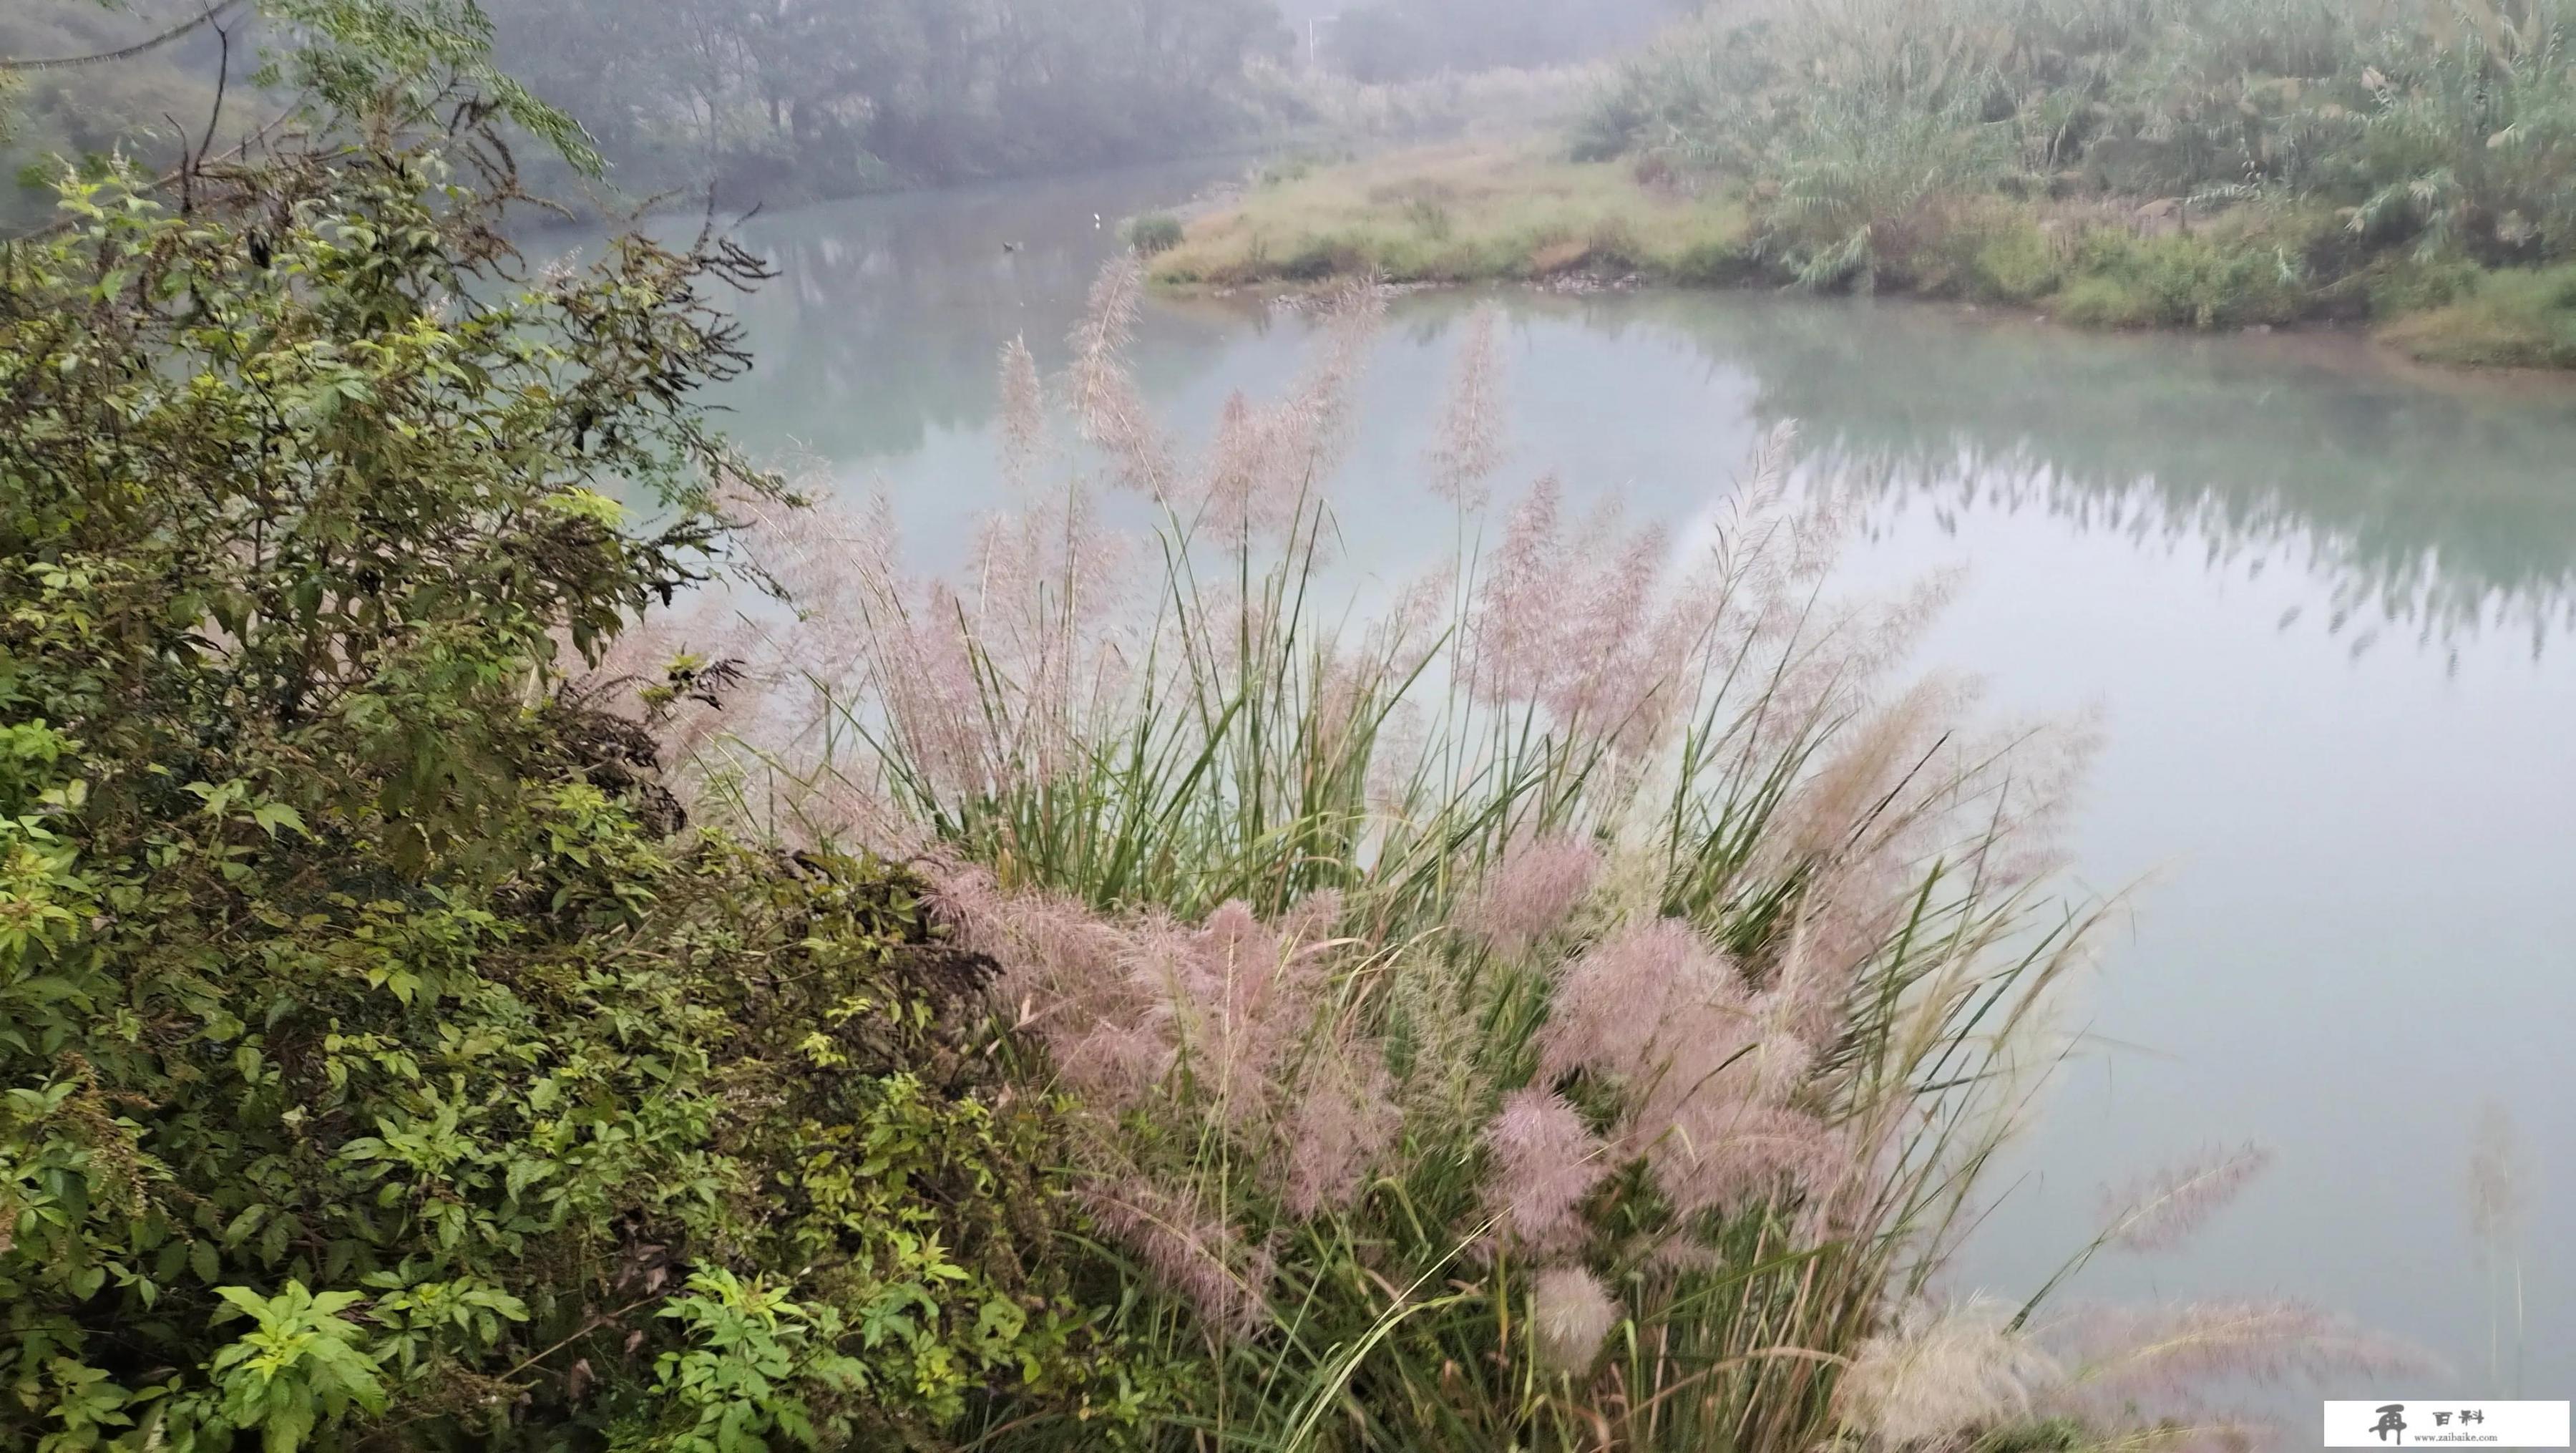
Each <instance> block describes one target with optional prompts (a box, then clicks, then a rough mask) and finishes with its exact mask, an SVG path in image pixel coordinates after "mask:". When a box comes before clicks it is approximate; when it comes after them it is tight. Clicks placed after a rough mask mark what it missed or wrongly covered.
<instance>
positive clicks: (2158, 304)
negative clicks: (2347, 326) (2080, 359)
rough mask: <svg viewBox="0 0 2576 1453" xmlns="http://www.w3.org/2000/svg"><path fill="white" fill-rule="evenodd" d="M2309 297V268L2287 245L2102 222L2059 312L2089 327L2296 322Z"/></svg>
mask: <svg viewBox="0 0 2576 1453" xmlns="http://www.w3.org/2000/svg"><path fill="white" fill-rule="evenodd" d="M2309 304H2310V298H2309V289H2308V286H2307V280H2306V275H2305V272H2304V270H2303V269H2302V268H2301V266H2300V264H2299V262H2298V259H2297V257H2296V255H2295V254H2293V253H2292V252H2291V251H2290V250H2289V249H2288V248H2287V247H2286V246H2283V245H2280V244H2267V242H2266V241H2265V240H2263V239H2261V238H2253V239H2222V238H2220V237H2217V236H2214V235H2208V234H2172V235H2167V236H2163V237H2140V236H2137V235H2135V234H2133V233H2129V232H2126V231H2122V230H2119V229H2114V228H2097V229H2095V230H2093V231H2091V232H2088V233H2087V234H2085V236H2084V238H2083V240H2082V241H2081V242H2080V243H2078V244H2077V247H2076V251H2075V259H2074V261H2073V262H2072V263H2071V264H2070V265H2069V267H2068V269H2067V282H2066V285H2065V289H2064V291H2063V292H2061V293H2060V294H2059V297H2058V303H2057V313H2058V316H2059V317H2062V318H2064V319H2065V320H2066V321H2068V322H2070V323H2077V324H2081V325H2083V326H2086V327H2096V328H2193V329H2201V330H2208V329H2214V328H2228V327H2242V326H2246V325H2249V324H2255V323H2287V322H2293V321H2295V320H2297V319H2298V318H2300V317H2302V316H2304V315H2305V314H2306V312H2307V310H2308V308H2309Z"/></svg>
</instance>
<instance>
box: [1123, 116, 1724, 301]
mask: <svg viewBox="0 0 2576 1453" xmlns="http://www.w3.org/2000/svg"><path fill="white" fill-rule="evenodd" d="M1750 236H1751V220H1750V217H1749V216H1748V214H1747V213H1746V212H1745V210H1744V209H1743V208H1742V207H1740V206H1736V205H1732V204H1729V203H1725V202H1714V201H1702V200H1696V199H1691V198H1684V197H1678V196H1671V195H1663V194H1659V193H1656V192H1654V191H1652V190H1649V189H1648V188H1646V187H1643V186H1641V185H1639V184H1638V183H1637V182H1636V180H1635V178H1634V177H1633V176H1632V175H1631V174H1630V173H1629V170H1628V169H1627V168H1624V167H1619V166H1612V165H1604V164H1599V163H1575V162H1566V161H1560V160H1555V159H1552V158H1551V157H1550V156H1549V155H1548V154H1547V150H1546V148H1545V147H1544V146H1543V145H1541V144H1535V143H1533V144H1525V145H1520V146H1509V145H1506V146H1480V145H1475V144H1460V145H1450V146H1440V147H1431V148H1424V149H1420V150H1413V151H1405V152H1398V153H1394V154H1391V155H1387V156H1380V157H1373V158H1368V159H1364V160H1360V161H1354V162H1349V163H1346V164H1343V165H1339V166H1331V167H1325V168H1321V169H1315V170H1309V171H1304V172H1296V173H1291V174H1288V175H1283V176H1273V177H1268V178H1264V179H1262V180H1260V181H1257V182H1256V183H1255V184H1254V185H1253V186H1252V187H1251V188H1250V189H1249V190H1248V191H1247V192H1246V193H1245V194H1244V195H1243V196H1242V197H1241V198H1239V199H1237V200H1236V201H1234V202H1233V203H1231V204H1230V205H1228V206H1225V207H1222V208H1219V209H1217V210H1215V211H1212V212H1210V213H1208V214H1206V215H1204V216H1201V217H1198V218H1196V219H1193V220H1192V221H1191V222H1190V223H1189V224H1188V226H1187V228H1186V231H1185V233H1184V235H1183V237H1182V239H1181V241H1180V242H1179V244H1178V245H1177V246H1174V247H1171V248H1170V249H1168V250H1166V251H1163V252H1161V253H1160V254H1158V255H1157V256H1156V257H1155V259H1154V261H1153V276H1154V278H1155V280H1156V281H1157V282H1161V283H1166V284H1180V285H1205V286H1214V287H1249V286H1259V285H1263V284H1272V283H1311V282H1320V281H1324V280H1327V279H1332V278H1339V277H1353V276H1359V275H1363V274H1374V275H1376V276H1378V277H1382V278H1385V279H1386V280H1388V281H1391V282H1403V283H1467V282H1491V281H1498V280H1505V279H1527V278H1543V277H1549V276H1555V275H1560V274H1566V273H1574V272H1582V271H1592V272H1603V271H1613V270H1616V271H1619V272H1626V271H1638V272H1642V273H1645V274H1647V275H1649V276H1652V277H1654V278H1656V279H1658V280H1663V281H1671V282H1707V283H1713V282H1724V281H1730V280H1733V279H1735V278H1737V277H1740V276H1742V275H1743V273H1744V269H1745V257H1746V248H1747V243H1748V241H1749V238H1750Z"/></svg>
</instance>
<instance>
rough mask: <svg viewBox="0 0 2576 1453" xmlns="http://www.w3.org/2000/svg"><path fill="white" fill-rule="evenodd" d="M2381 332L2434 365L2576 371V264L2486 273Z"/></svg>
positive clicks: (2397, 319) (2387, 338) (2384, 337)
mask: <svg viewBox="0 0 2576 1453" xmlns="http://www.w3.org/2000/svg"><path fill="white" fill-rule="evenodd" d="M2379 336H2380V338H2381V339H2382V340H2384V341H2385V342H2388V343H2391V344H2393V345H2395V346H2396V347H2398V348H2400V349H2402V350H2404V351H2405V352H2406V353H2408V354H2410V355H2412V356H2414V357H2416V358H2420V359H2423V360H2424V361H2426V362H2428V363H2448V364H2464V365H2476V366H2481V367H2489V368H2576V268H2569V267H2556V268H2543V269H2539V270H2535V271H2505V272H2493V273H2489V274H2486V275H2485V276H2484V277H2481V278H2478V279H2476V280H2475V281H2474V282H2473V283H2472V284H2471V285H2470V286H2469V287H2468V288H2466V289H2464V290H2463V295H2462V296H2458V297H2455V298H2453V299H2451V300H2450V301H2446V302H2442V303H2440V304H2438V305H2435V306H2431V307H2427V308H2425V309H2423V310H2422V311H2420V312H2415V313H2411V314H2407V315H2404V316H2400V317H2398V318H2396V319H2395V320H2394V321H2392V322H2390V323H2389V324H2388V325H2387V326H2385V327H2383V328H2382V329H2381V330H2380V333H2379Z"/></svg>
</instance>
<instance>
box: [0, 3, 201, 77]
mask: <svg viewBox="0 0 2576 1453" xmlns="http://www.w3.org/2000/svg"><path fill="white" fill-rule="evenodd" d="M248 3H250V0H219V3H217V4H214V5H210V6H208V7H207V8H206V11H205V13H204V14H201V15H199V16H198V17H197V18H196V19H194V20H183V21H181V22H179V23H178V24H177V25H174V26H171V27H170V28H169V29H168V30H165V31H163V32H161V33H160V34H159V35H156V36H153V37H152V38H150V39H149V40H138V41H136V42H135V43H134V44H132V45H129V46H126V47H124V48H123V49H121V50H103V51H99V52H97V53H95V54H92V55H73V56H54V57H52V58H50V59H46V60H33V61H22V60H12V59H10V58H8V57H6V56H0V72H11V71H67V70H71V69H73V68H75V67H78V66H96V65H105V64H106V63H107V62H109V61H121V60H130V59H132V58H133V57H135V56H139V55H143V54H145V53H147V52H150V51H156V50H159V49H160V48H161V47H163V46H165V45H168V44H170V43H171V42H173V41H176V40H180V39H184V38H185V37H187V36H188V35H190V34H191V33H193V32H195V31H198V30H201V29H204V28H205V27H207V26H209V25H212V24H214V23H215V22H216V21H218V20H221V19H222V18H223V17H224V16H226V15H228V14H230V13H232V12H233V11H235V10H239V9H241V8H242V7H243V6H244V5H246V4H248Z"/></svg>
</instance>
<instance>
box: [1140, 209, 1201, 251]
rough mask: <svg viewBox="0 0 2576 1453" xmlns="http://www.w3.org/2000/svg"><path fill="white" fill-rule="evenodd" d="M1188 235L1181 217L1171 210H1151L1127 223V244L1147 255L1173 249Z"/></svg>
mask: <svg viewBox="0 0 2576 1453" xmlns="http://www.w3.org/2000/svg"><path fill="white" fill-rule="evenodd" d="M1187 236H1188V229H1187V228H1185V227H1183V226H1182V225H1181V219H1180V218H1178V217H1175V216H1173V215H1172V214H1171V213H1169V212H1149V213H1147V214H1145V215H1144V216H1142V217H1139V218H1137V219H1135V220H1134V221H1132V222H1130V223H1128V224H1127V245H1128V246H1130V247H1133V248H1135V249H1136V250H1137V251H1138V252H1141V253H1143V254H1145V255H1146V256H1147V257H1155V256H1159V255H1161V254H1163V253H1166V252H1169V251H1171V250H1172V249H1173V248H1175V247H1178V246H1180V245H1181V243H1182V241H1183V240H1184V239H1185V238H1186V237H1187Z"/></svg>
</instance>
